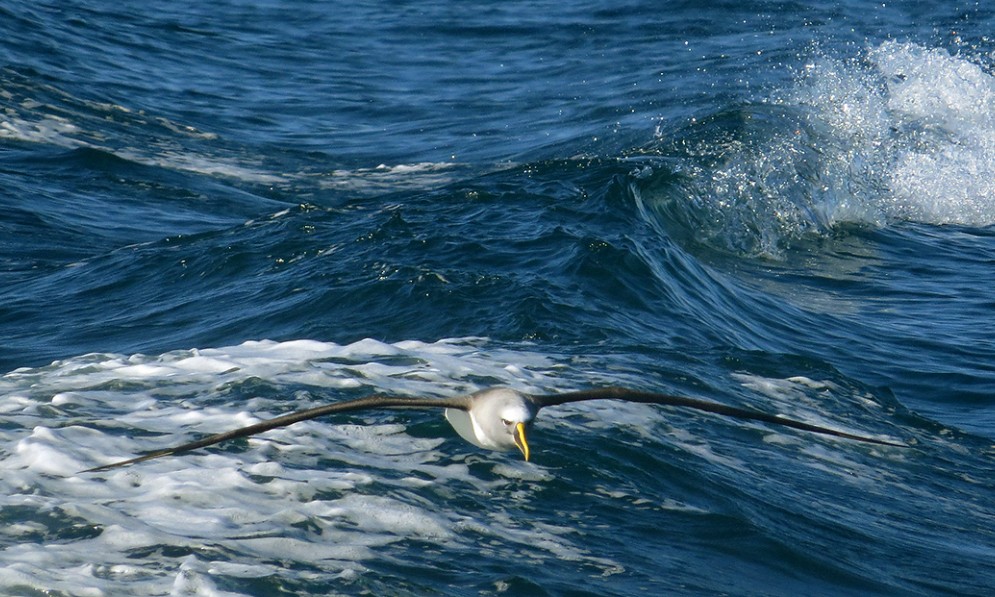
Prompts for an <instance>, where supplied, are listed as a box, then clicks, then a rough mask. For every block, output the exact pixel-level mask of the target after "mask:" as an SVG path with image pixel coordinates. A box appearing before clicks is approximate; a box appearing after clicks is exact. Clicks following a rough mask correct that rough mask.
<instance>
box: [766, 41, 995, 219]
mask: <svg viewBox="0 0 995 597" xmlns="http://www.w3.org/2000/svg"><path fill="white" fill-rule="evenodd" d="M785 103H787V104H789V105H791V104H803V105H807V106H811V107H813V108H814V109H815V110H816V113H817V114H818V118H819V119H820V120H821V121H822V122H824V123H826V124H828V125H829V131H828V132H829V135H830V137H829V138H827V139H824V140H823V142H824V143H823V145H822V147H820V148H819V149H820V150H824V151H827V152H828V153H829V156H830V159H838V160H839V164H838V166H839V167H841V168H844V171H843V173H844V174H845V176H846V178H849V179H850V184H854V185H855V188H854V189H853V190H854V191H856V192H855V193H853V191H851V193H853V196H852V197H850V198H849V199H848V200H847V201H845V202H842V203H841V204H840V205H838V206H835V207H836V208H837V209H838V211H836V212H834V213H833V214H832V217H834V218H835V220H836V221H841V220H844V221H845V220H846V219H848V218H856V219H858V220H861V219H866V218H871V219H873V218H874V217H875V213H877V214H881V216H882V217H884V218H889V219H901V220H911V221H919V222H925V223H933V224H965V225H977V226H987V225H990V224H993V223H995V76H993V75H992V72H991V69H990V65H987V66H986V65H985V64H983V63H981V62H978V61H975V60H973V59H972V58H970V57H967V56H954V55H950V54H949V53H948V52H947V51H945V50H942V49H930V48H925V47H923V46H920V45H917V44H914V43H901V42H896V41H888V42H884V43H882V44H881V45H879V46H877V47H874V48H871V49H870V50H868V51H867V54H866V57H863V59H862V60H852V61H841V60H837V59H831V58H827V57H820V58H818V59H816V60H815V61H813V62H812V63H811V64H809V65H808V67H807V69H806V73H805V76H804V78H803V79H802V81H801V82H800V83H799V85H798V87H796V88H795V89H794V90H792V92H791V93H790V94H788V96H787V97H786V98H785Z"/></svg>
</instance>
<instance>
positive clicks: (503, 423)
mask: <svg viewBox="0 0 995 597" xmlns="http://www.w3.org/2000/svg"><path fill="white" fill-rule="evenodd" d="M587 400H622V401H625V402H640V403H644V404H662V405H666V406H677V407H685V408H691V409H696V410H701V411H705V412H710V413H715V414H719V415H724V416H728V417H733V418H736V419H744V420H751V421H760V422H763V423H769V424H772V425H781V426H784V427H791V428H793V429H799V430H802V431H808V432H811V433H819V434H822V435H829V436H834V437H840V438H844V439H848V440H854V441H858V442H866V443H871V444H877V445H882V446H897V447H908V446H907V444H904V443H898V442H896V441H892V440H885V439H878V438H873V437H866V436H863V435H856V434H852V433H847V432H845V431H838V430H836V429H830V428H828V427H820V426H818V425H812V424H810V423H804V422H802V421H796V420H794V419H788V418H785V417H782V416H780V415H773V414H769V413H766V412H763V411H759V410H752V409H747V408H740V407H736V406H729V405H726V404H722V403H719V402H710V401H708V400H701V399H698V398H688V397H684V396H675V395H671V394H661V393H656V392H646V391H641V390H631V389H627V388H619V387H606V388H594V389H588V390H580V391H575V392H562V393H558V394H526V393H524V392H519V391H517V390H513V389H511V388H489V389H486V390H481V391H479V392H474V393H472V394H465V395H461V396H454V397H450V398H424V397H404V396H389V395H384V394H373V395H370V396H365V397H363V398H356V399H353V400H345V401H342V402H335V403H332V404H326V405H324V406H318V407H315V408H309V409H305V410H299V411H295V412H292V413H289V414H286V415H283V416H280V417H276V418H273V419H268V420H266V421H262V422H260V423H256V424H254V425H249V426H247V427H240V428H238V429H233V430H231V431H225V432H223V433H217V434H215V435H209V436H207V437H205V438H203V439H199V440H197V441H192V442H189V443H185V444H181V445H178V446H173V447H171V448H164V449H162V450H155V451H152V452H148V453H146V454H143V455H141V456H138V457H135V458H131V459H128V460H122V461H119V462H113V463H111V464H105V465H101V466H96V467H93V468H90V469H87V470H85V471H82V472H84V473H93V472H99V471H106V470H110V469H114V468H118V467H122V466H127V465H130V464H136V463H139V462H144V461H146V460H151V459H153V458H162V457H163V456H171V455H173V454H180V453H183V452H189V451H191V450H197V449H199V448H204V447H206V446H212V445H214V444H218V443H221V442H224V441H228V440H232V439H236V438H240V437H247V436H250V435H255V434H257V433H262V432H264V431H269V430H270V429H275V428H277V427H286V426H288V425H293V424H294V423H298V422H300V421H306V420H308V419H315V418H317V417H323V416H325V415H331V414H335V413H342V412H353V411H360V410H375V409H395V408H402V409H405V408H420V409H434V408H444V409H445V416H446V420H448V421H449V424H450V425H452V427H453V429H455V430H456V433H458V434H459V435H460V436H461V437H462V438H463V439H465V440H466V441H468V442H470V443H471V444H473V445H475V446H478V447H480V448H485V449H489V450H515V449H516V448H517V449H518V450H519V451H520V452H521V453H522V456H524V457H525V460H529V458H530V456H531V454H530V449H529V443H528V434H529V431H530V430H531V428H532V423H533V421H534V420H535V417H536V415H537V414H538V413H539V411H540V410H541V409H543V408H547V407H551V406H558V405H561V404H567V403H570V402H584V401H587Z"/></svg>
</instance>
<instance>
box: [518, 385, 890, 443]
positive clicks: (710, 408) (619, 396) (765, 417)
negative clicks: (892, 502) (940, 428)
mask: <svg viewBox="0 0 995 597" xmlns="http://www.w3.org/2000/svg"><path fill="white" fill-rule="evenodd" d="M529 398H530V399H531V400H532V402H533V403H534V404H535V405H536V407H537V408H543V407H546V406H556V405H558V404H565V403H567V402H582V401H585V400H624V401H626V402H643V403H646V404H665V405H668V406H683V407H687V408H694V409H697V410H703V411H706V412H710V413H715V414H719V415H725V416H727V417H734V418H737V419H747V420H751V421H763V422H764V423H771V424H774V425H782V426H784V427H792V428H794V429H801V430H803V431H810V432H812V433H821V434H823V435H833V436H836V437H843V438H846V439H852V440H856V441H861V442H869V443H872V444H879V445H883V446H898V447H903V448H906V447H908V445H907V444H903V443H897V442H892V441H887V440H883V439H875V438H873V437H864V436H862V435H854V434H852V433H846V432H845V431H837V430H835V429H829V428H827V427H820V426H818V425H812V424H810V423H803V422H801V421H795V420H793V419H786V418H784V417H780V416H777V415H772V414H769V413H765V412H762V411H759V410H752V409H746V408H738V407H735V406H728V405H726V404H721V403H718V402H710V401H708V400H700V399H698V398H687V397H685V396H674V395H671V394H658V393H655V392H641V391H639V390H629V389H626V388H596V389H591V390H582V391H579V392H566V393H563V394H548V395H540V396H529Z"/></svg>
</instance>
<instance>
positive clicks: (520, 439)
mask: <svg viewBox="0 0 995 597" xmlns="http://www.w3.org/2000/svg"><path fill="white" fill-rule="evenodd" d="M515 445H516V446H518V449H519V450H521V451H522V455H523V456H525V462H528V461H529V442H528V441H527V440H526V438H525V423H519V424H517V425H515Z"/></svg>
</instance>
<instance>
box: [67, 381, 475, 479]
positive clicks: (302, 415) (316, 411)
mask: <svg viewBox="0 0 995 597" xmlns="http://www.w3.org/2000/svg"><path fill="white" fill-rule="evenodd" d="M469 406H470V401H469V396H455V397H452V398H441V399H440V398H417V397H401V396H384V395H382V394H373V395H371V396H364V397H363V398H356V399H355V400H346V401H343V402H335V403H333V404H326V405H324V406H318V407H315V408H309V409H305V410H299V411H295V412H292V413H289V414H286V415H283V416H280V417H276V418H273V419H268V420H266V421H261V422H259V423H256V424H254V425H249V426H248V427H240V428H239V429H232V430H231V431H225V432H224V433H216V434H214V435H209V436H207V437H205V438H203V439H199V440H197V441H192V442H189V443H186V444H181V445H179V446H173V447H171V448H164V449H162V450H155V451H154V452H148V453H146V454H143V455H141V456H138V457H136V458H131V459H129V460H122V461H120V462H113V463H111V464H105V465H102V466H95V467H93V468H89V469H86V470H85V471H80V472H83V473H95V472H99V471H106V470H110V469H114V468H118V467H121V466H127V465H129V464H135V463H137V462H144V461H146V460H152V459H153V458H161V457H163V456H170V455H172V454H179V453H181V452H189V451H190V450H196V449H198V448H203V447H206V446H213V445H214V444H219V443H221V442H224V441H228V440H230V439H236V438H239V437H246V436H249V435H255V434H257V433H262V432H264V431H269V430H270V429H276V428H277V427H286V426H287V425H293V424H294V423H298V422H300V421H306V420H308V419H316V418H318V417H323V416H325V415H330V414H333V413H341V412H349V411H357V410H366V409H371V408H457V409H461V410H466V409H468V408H469Z"/></svg>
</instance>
